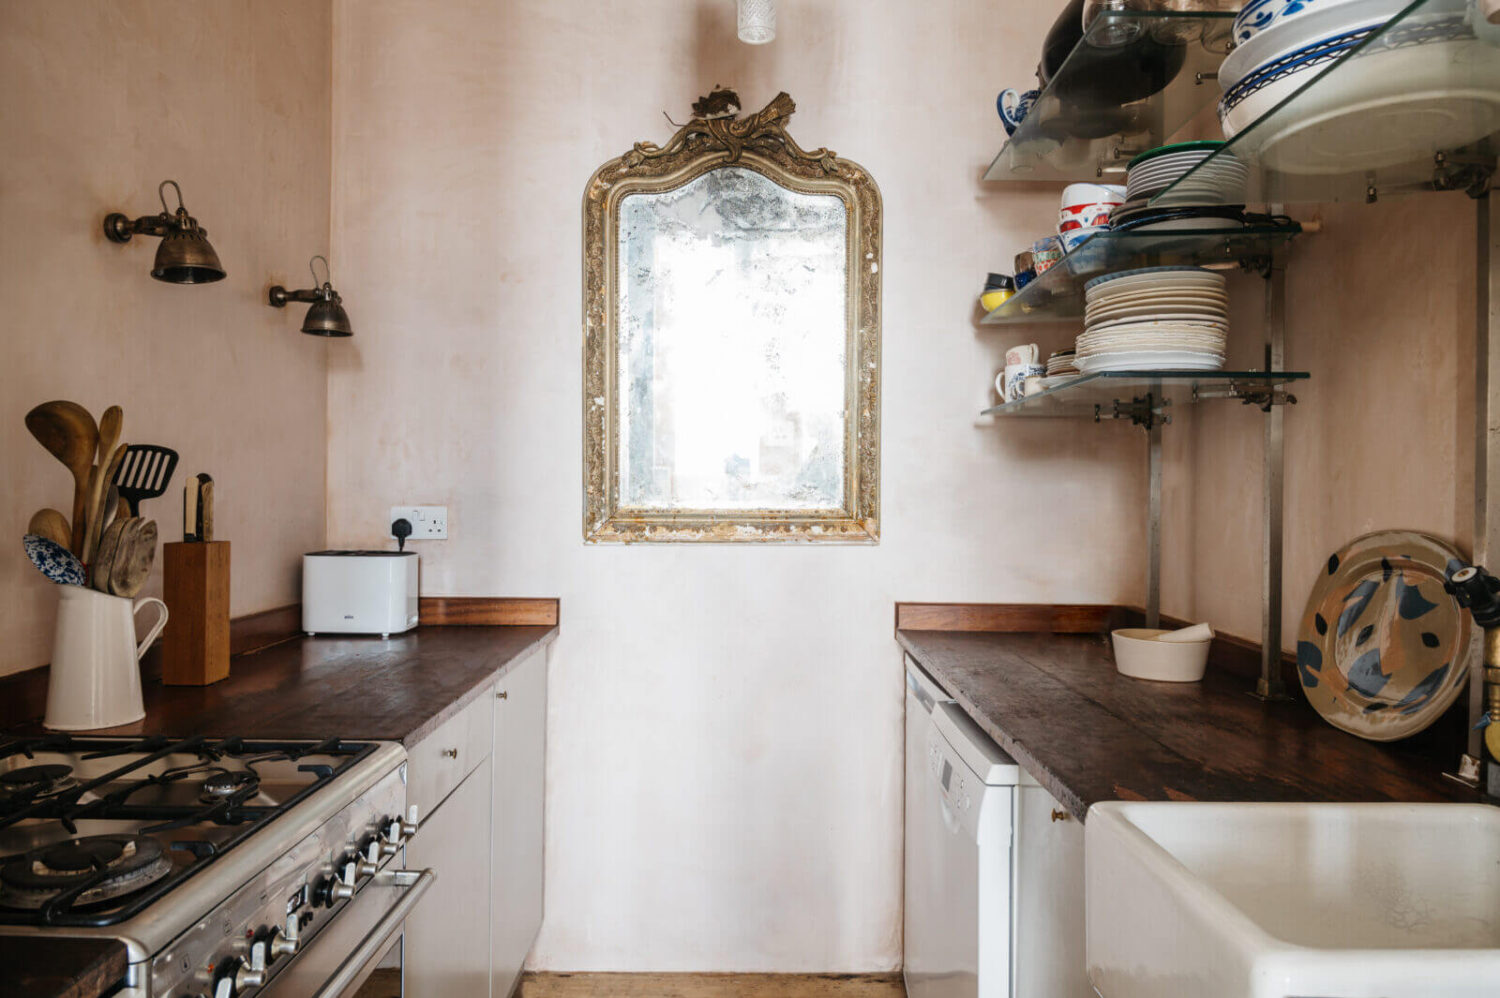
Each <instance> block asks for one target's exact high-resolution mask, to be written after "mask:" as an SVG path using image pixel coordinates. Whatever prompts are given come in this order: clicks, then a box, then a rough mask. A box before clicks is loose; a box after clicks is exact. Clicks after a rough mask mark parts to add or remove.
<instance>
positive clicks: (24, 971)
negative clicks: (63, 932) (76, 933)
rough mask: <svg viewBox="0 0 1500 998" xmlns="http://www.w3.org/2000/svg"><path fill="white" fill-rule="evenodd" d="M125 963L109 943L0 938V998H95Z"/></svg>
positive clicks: (120, 950) (117, 945) (122, 952)
mask: <svg viewBox="0 0 1500 998" xmlns="http://www.w3.org/2000/svg"><path fill="white" fill-rule="evenodd" d="M128 961H129V957H128V954H127V952H126V949H125V944H124V943H122V942H118V941H116V940H114V939H89V938H84V937H75V938H71V939H47V938H41V937H38V936H0V998H98V996H99V995H101V994H106V993H108V992H109V991H110V990H111V989H112V988H113V987H114V986H115V985H116V984H118V983H119V981H120V979H121V978H122V977H124V976H125V968H126V966H127V965H128Z"/></svg>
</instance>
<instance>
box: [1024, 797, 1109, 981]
mask: <svg viewBox="0 0 1500 998" xmlns="http://www.w3.org/2000/svg"><path fill="white" fill-rule="evenodd" d="M1028 783H1029V781H1027V782H1025V783H1022V785H1021V786H1020V787H1019V788H1017V789H1018V793H1017V808H1016V811H1017V814H1016V841H1015V849H1016V876H1015V892H1016V896H1015V927H1016V928H1015V933H1016V935H1015V939H1016V946H1015V954H1016V964H1015V980H1016V988H1015V994H1016V996H1017V998H1032V996H1036V995H1046V996H1049V998H1053V996H1055V998H1094V990H1093V988H1091V987H1090V986H1089V981H1088V967H1087V960H1086V957H1085V954H1084V917H1083V914H1084V913H1083V823H1082V822H1080V821H1079V820H1078V819H1077V818H1075V817H1073V816H1072V815H1071V814H1068V813H1067V812H1066V811H1065V810H1063V807H1062V805H1061V804H1059V803H1058V802H1057V800H1056V799H1054V798H1053V796H1052V795H1051V794H1049V793H1048V792H1047V791H1046V790H1044V789H1042V788H1041V787H1039V786H1036V785H1034V784H1031V785H1028Z"/></svg>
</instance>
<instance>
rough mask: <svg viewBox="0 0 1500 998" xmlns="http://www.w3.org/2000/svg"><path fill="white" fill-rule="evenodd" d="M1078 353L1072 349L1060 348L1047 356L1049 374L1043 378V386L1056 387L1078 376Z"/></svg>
mask: <svg viewBox="0 0 1500 998" xmlns="http://www.w3.org/2000/svg"><path fill="white" fill-rule="evenodd" d="M1080 373H1081V372H1080V371H1079V370H1078V355H1077V354H1076V353H1074V352H1073V351H1072V350H1058V351H1057V352H1056V353H1054V354H1052V355H1051V356H1050V357H1048V358H1047V376H1046V377H1045V378H1043V379H1042V387H1043V388H1055V387H1056V386H1058V385H1060V384H1062V383H1063V382H1064V381H1071V380H1072V379H1073V378H1076V377H1078V375H1079V374H1080Z"/></svg>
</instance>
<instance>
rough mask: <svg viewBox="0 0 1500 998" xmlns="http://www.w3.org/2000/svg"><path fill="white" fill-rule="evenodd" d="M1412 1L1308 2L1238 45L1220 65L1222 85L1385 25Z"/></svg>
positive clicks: (1225, 86)
mask: <svg viewBox="0 0 1500 998" xmlns="http://www.w3.org/2000/svg"><path fill="white" fill-rule="evenodd" d="M1409 4H1410V0H1359V2H1358V3H1347V2H1346V3H1341V4H1337V5H1335V6H1330V7H1322V6H1318V5H1316V4H1308V5H1307V7H1306V10H1305V11H1304V12H1303V13H1302V14H1300V15H1299V16H1297V17H1296V18H1293V19H1292V20H1289V21H1288V20H1284V21H1278V22H1277V23H1275V24H1273V25H1271V26H1270V27H1269V28H1267V29H1266V30H1264V31H1261V32H1259V33H1257V34H1256V35H1254V36H1253V37H1251V38H1250V39H1248V40H1246V41H1245V42H1244V43H1243V44H1240V45H1238V46H1236V48H1235V49H1234V51H1232V52H1230V53H1229V55H1227V56H1225V57H1224V61H1223V62H1222V63H1220V64H1219V86H1220V87H1222V88H1223V89H1224V90H1226V91H1228V90H1230V89H1231V88H1233V87H1234V85H1235V84H1236V83H1238V82H1240V81H1241V80H1243V79H1244V78H1245V77H1246V76H1249V75H1250V74H1251V73H1253V72H1254V71H1255V70H1256V69H1258V68H1260V67H1261V66H1264V65H1265V64H1266V63H1268V62H1274V61H1275V60H1277V59H1280V58H1281V57H1282V56H1284V55H1289V54H1291V53H1292V52H1295V51H1297V50H1298V49H1300V48H1306V47H1307V46H1308V45H1311V44H1313V43H1314V42H1317V41H1321V40H1323V39H1325V38H1333V37H1336V36H1338V35H1343V34H1347V33H1349V32H1351V31H1360V30H1363V29H1365V28H1370V27H1373V26H1375V25H1378V24H1384V23H1385V22H1386V21H1389V20H1390V19H1391V18H1392V17H1393V16H1395V15H1396V14H1399V13H1400V12H1401V11H1402V10H1404V9H1405V8H1406V7H1407V6H1408V5H1409Z"/></svg>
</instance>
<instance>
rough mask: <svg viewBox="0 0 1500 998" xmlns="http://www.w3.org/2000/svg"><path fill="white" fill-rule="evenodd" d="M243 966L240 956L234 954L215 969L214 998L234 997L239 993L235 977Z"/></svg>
mask: <svg viewBox="0 0 1500 998" xmlns="http://www.w3.org/2000/svg"><path fill="white" fill-rule="evenodd" d="M241 966H242V964H241V963H240V959H239V957H236V956H232V957H230V958H229V959H227V960H225V961H224V962H223V963H221V964H219V965H218V967H216V968H215V969H214V998H234V996H235V995H237V994H238V993H239V985H238V984H237V983H236V980H235V979H236V978H237V977H238V976H239V972H240V967H241Z"/></svg>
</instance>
